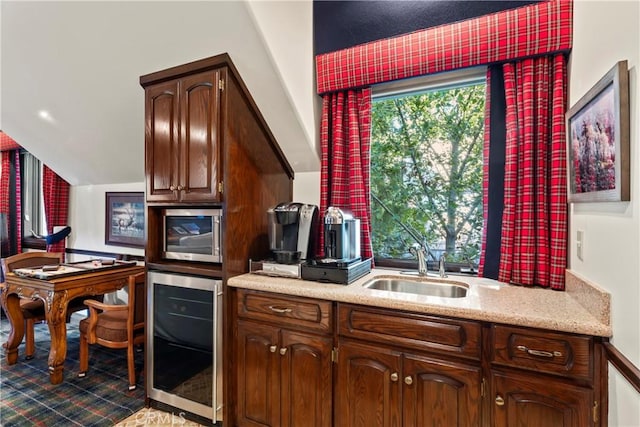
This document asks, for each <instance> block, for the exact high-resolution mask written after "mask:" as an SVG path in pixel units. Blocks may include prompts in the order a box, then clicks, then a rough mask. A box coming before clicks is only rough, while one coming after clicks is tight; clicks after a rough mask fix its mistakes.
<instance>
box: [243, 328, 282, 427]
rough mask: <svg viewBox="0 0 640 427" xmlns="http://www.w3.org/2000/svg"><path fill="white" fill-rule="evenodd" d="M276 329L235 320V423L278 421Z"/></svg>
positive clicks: (244, 424) (253, 424) (278, 376)
mask: <svg viewBox="0 0 640 427" xmlns="http://www.w3.org/2000/svg"><path fill="white" fill-rule="evenodd" d="M277 344H278V330H277V329H275V328H273V327H270V326H264V325H259V324H256V323H253V322H243V321H240V322H238V425H240V426H278V425H279V424H280V413H279V412H280V410H279V408H280V372H279V366H278V363H279V362H280V360H279V359H278V358H279V357H280V355H279V354H278V352H277V351H276V352H272V351H271V350H272V346H276V348H277Z"/></svg>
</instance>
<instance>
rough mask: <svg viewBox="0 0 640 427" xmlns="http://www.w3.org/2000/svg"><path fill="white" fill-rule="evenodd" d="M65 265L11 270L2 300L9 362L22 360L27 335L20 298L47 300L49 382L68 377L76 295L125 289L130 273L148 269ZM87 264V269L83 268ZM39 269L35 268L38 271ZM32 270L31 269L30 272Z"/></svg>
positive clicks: (125, 265) (121, 265) (123, 265)
mask: <svg viewBox="0 0 640 427" xmlns="http://www.w3.org/2000/svg"><path fill="white" fill-rule="evenodd" d="M81 264H83V263H74V264H63V265H62V267H61V268H60V270H58V271H57V272H39V273H35V274H34V275H35V276H37V277H30V276H29V275H28V274H24V271H23V272H22V273H23V274H20V273H21V272H20V270H29V269H18V270H16V271H15V272H13V273H7V277H6V287H5V288H4V290H3V291H2V294H1V295H0V302H1V303H2V305H3V307H4V308H5V309H6V312H7V317H8V318H9V322H10V324H11V333H10V334H9V340H8V341H7V343H6V345H5V346H6V354H7V363H8V364H9V365H13V364H15V363H16V362H17V360H18V346H19V345H20V343H21V342H22V339H23V337H24V317H23V316H22V311H21V310H20V298H28V299H33V300H35V299H41V300H42V301H44V306H45V316H46V318H47V324H48V325H49V333H50V334H51V349H50V350H49V361H48V363H49V381H50V382H51V384H60V383H61V382H62V380H63V378H64V374H63V371H64V360H65V358H66V356H67V327H66V317H67V305H68V304H69V301H71V300H72V299H73V298H76V297H81V296H84V295H86V296H91V295H101V294H105V293H108V292H112V291H115V290H118V289H121V288H122V287H124V286H125V285H126V284H127V279H128V277H129V276H130V275H132V274H136V273H140V272H142V271H144V266H143V265H137V264H135V263H122V262H116V263H115V264H114V265H111V266H92V264H91V262H85V263H84V264H85V265H81ZM82 267H86V268H82ZM34 271H35V270H34ZM27 273H28V272H27Z"/></svg>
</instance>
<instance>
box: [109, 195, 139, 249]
mask: <svg viewBox="0 0 640 427" xmlns="http://www.w3.org/2000/svg"><path fill="white" fill-rule="evenodd" d="M104 243H105V244H107V245H114V246H131V247H134V248H144V243H145V242H144V193H143V192H120V193H109V192H107V193H106V200H105V238H104Z"/></svg>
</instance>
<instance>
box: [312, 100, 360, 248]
mask: <svg viewBox="0 0 640 427" xmlns="http://www.w3.org/2000/svg"><path fill="white" fill-rule="evenodd" d="M320 143H321V149H322V159H321V170H320V214H321V217H323V216H324V213H325V212H326V210H327V208H328V207H329V206H336V207H339V208H342V209H348V210H350V211H351V212H352V213H353V215H354V216H355V217H356V218H358V219H359V220H360V231H361V251H362V255H361V256H362V258H363V259H365V258H371V257H372V256H373V252H372V247H371V202H370V199H369V185H370V184H369V171H370V148H369V147H370V144H371V89H369V88H366V89H356V90H347V91H343V92H336V93H330V94H326V95H324V97H323V101H322V123H321V127H320ZM323 238H324V236H323V233H320V250H321V252H323V245H324V242H323Z"/></svg>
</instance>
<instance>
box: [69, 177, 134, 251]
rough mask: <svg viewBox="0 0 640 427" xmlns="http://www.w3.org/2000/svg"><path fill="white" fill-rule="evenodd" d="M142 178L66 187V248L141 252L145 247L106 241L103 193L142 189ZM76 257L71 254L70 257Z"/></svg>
mask: <svg viewBox="0 0 640 427" xmlns="http://www.w3.org/2000/svg"><path fill="white" fill-rule="evenodd" d="M144 189H145V187H144V182H135V183H128V184H109V185H76V186H72V187H71V189H70V191H69V225H70V226H71V234H70V235H69V237H68V238H67V248H71V249H81V250H90V251H98V252H111V253H117V254H128V255H139V256H144V249H138V248H130V247H125V246H112V245H105V244H104V240H105V228H104V226H105V197H106V196H105V193H106V192H112V191H144ZM78 258H79V257H74V256H71V257H69V261H75V260H77V259H78Z"/></svg>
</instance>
